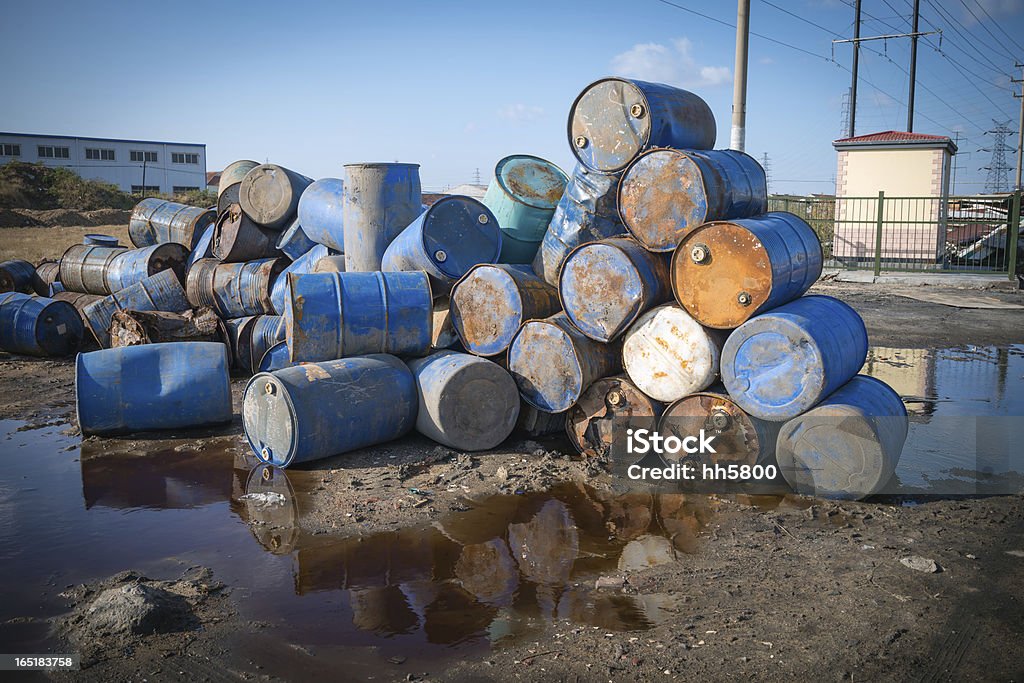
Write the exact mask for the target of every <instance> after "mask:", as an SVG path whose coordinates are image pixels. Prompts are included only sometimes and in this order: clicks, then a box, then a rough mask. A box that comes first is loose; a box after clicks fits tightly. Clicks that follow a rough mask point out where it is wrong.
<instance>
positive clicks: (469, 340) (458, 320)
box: [449, 264, 561, 356]
mask: <svg viewBox="0 0 1024 683" xmlns="http://www.w3.org/2000/svg"><path fill="white" fill-rule="evenodd" d="M523 268H528V266H520V267H516V266H510V265H506V264H481V265H478V266H474V267H473V268H471V269H470V271H469V272H468V273H466V275H465V277H463V278H462V279H461V280H459V281H458V282H457V283H456V284H455V287H454V288H453V289H452V296H451V302H450V304H449V305H450V309H451V321H452V326H453V327H454V328H455V333H456V334H457V335H458V336H459V340H460V341H461V342H462V344H463V346H465V347H466V350H467V351H469V352H470V353H473V354H476V355H478V356H496V355H498V354H500V353H503V352H504V351H505V350H506V349H507V348H508V346H509V344H511V343H512V338H513V337H514V336H515V334H516V332H517V331H518V330H519V326H520V325H522V324H523V322H525V321H527V320H532V319H539V318H548V317H550V316H552V315H554V314H555V313H557V312H558V311H559V310H560V309H561V304H559V302H558V290H556V289H555V288H554V287H552V286H551V285H549V284H548V283H546V282H544V281H543V280H541V279H540V278H539V277H537V276H536V275H534V274H533V273H532V272H528V271H527V270H523Z"/></svg>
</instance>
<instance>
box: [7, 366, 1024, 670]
mask: <svg viewBox="0 0 1024 683" xmlns="http://www.w3.org/2000/svg"><path fill="white" fill-rule="evenodd" d="M865 371H866V372H869V373H870V374H873V375H875V376H877V377H879V378H881V379H884V380H885V381H887V382H889V383H890V384H892V385H893V386H894V387H895V388H896V390H897V391H898V392H899V393H900V394H901V395H903V396H905V397H907V401H908V408H910V410H911V412H912V425H911V432H910V437H909V439H908V443H907V447H906V449H905V452H904V457H903V458H902V460H901V462H900V467H899V469H898V471H897V477H898V481H899V482H900V484H901V485H902V486H903V487H904V489H906V488H910V489H912V490H915V491H918V492H924V493H937V492H938V493H944V492H947V491H946V489H949V488H950V487H953V488H955V487H961V488H963V489H964V490H965V491H967V492H972V491H977V490H978V489H979V486H987V485H989V484H991V483H992V482H993V481H995V482H998V487H1002V488H1006V489H1009V490H1008V491H1004V492H1016V491H1019V490H1020V489H1021V486H1020V481H1021V477H1020V475H1021V471H1022V469H1024V467H1022V466H1021V462H1020V461H1016V462H1014V461H1010V460H1008V459H1007V457H1006V454H1005V453H1003V454H1001V455H998V457H997V456H993V457H992V458H991V459H990V460H985V459H984V458H982V457H980V456H979V457H974V455H973V453H974V451H975V449H976V444H977V442H978V438H979V436H978V435H979V431H980V430H982V429H983V428H985V425H986V424H987V423H985V420H989V421H991V423H992V425H996V427H993V428H996V429H1004V431H1006V430H1007V429H1009V428H1006V427H1005V425H1006V424H1018V425H1019V423H1020V422H1022V421H1021V420H1020V417H1019V416H1020V415H1021V414H1022V411H1024V383H1022V382H1021V379H1022V377H1024V348H1022V347H1011V348H998V349H997V348H970V349H959V350H940V351H920V350H904V349H881V348H876V349H873V350H872V352H871V354H870V357H869V360H868V363H867V365H866V368H865ZM1014 416H1017V417H1014ZM979 425H981V427H979ZM999 425H1003V426H1002V427H1000V426H999ZM23 427H24V425H23V423H20V422H15V421H5V422H0V432H2V433H3V436H2V437H0V439H2V441H0V453H2V459H3V467H0V567H2V568H3V571H4V574H5V577H4V581H3V582H0V644H2V647H0V650H3V651H5V652H26V653H31V652H45V651H50V650H52V646H53V643H52V641H51V640H50V636H49V635H48V633H49V625H48V623H47V621H46V619H48V618H50V617H53V616H56V615H58V614H60V613H61V612H62V611H63V609H64V605H65V602H64V600H63V599H62V598H61V597H60V595H59V593H60V592H61V591H62V590H64V589H65V587H67V586H69V585H71V584H76V583H82V582H87V581H93V580H96V579H100V578H105V577H107V576H110V575H112V574H115V573H116V572H119V571H122V570H124V569H127V568H132V569H137V570H139V571H141V572H143V573H146V574H149V575H150V576H154V577H167V576H174V575H177V574H180V573H181V571H182V570H184V569H185V568H187V567H190V566H193V565H203V566H208V567H210V568H211V569H212V570H213V572H214V575H215V576H216V577H217V578H218V579H219V580H220V581H223V582H224V583H226V584H227V585H228V586H230V587H231V589H232V591H233V593H232V595H233V596H234V598H235V600H234V602H235V603H236V604H237V605H238V608H239V610H240V612H241V614H240V616H241V617H242V618H244V619H248V620H253V621H258V622H265V623H266V625H267V627H268V628H269V629H273V631H272V632H273V633H274V634H275V637H280V638H281V639H283V640H285V641H286V642H291V643H295V644H297V645H301V646H303V647H311V648H315V647H324V648H329V647H331V646H340V645H344V646H359V645H373V646H377V647H378V648H380V649H381V650H382V651H384V652H385V653H386V652H395V653H397V654H400V655H401V656H403V657H405V656H418V657H420V658H421V659H429V658H431V657H435V656H436V657H444V656H446V655H447V654H450V653H451V652H452V648H459V649H460V650H463V651H464V650H466V649H472V648H479V649H481V650H484V649H486V648H488V647H489V646H496V647H501V645H502V643H507V642H515V641H517V640H518V639H523V638H533V639H536V638H537V637H538V636H539V635H540V634H541V633H542V632H543V631H544V630H545V629H547V628H549V627H551V625H552V624H553V623H555V622H556V621H561V620H568V621H569V622H570V623H572V624H575V625H577V626H583V627H596V628H601V629H605V630H608V631H615V630H618V631H630V630H641V629H644V628H647V627H649V626H650V625H652V624H653V623H656V622H657V621H658V620H659V619H661V618H662V616H663V615H664V614H665V613H666V611H671V610H673V609H674V605H673V601H672V599H671V598H670V597H669V596H667V595H663V594H651V595H623V594H621V593H619V592H614V591H603V590H598V589H596V588H595V581H596V580H597V579H598V578H599V577H602V576H610V575H615V574H616V573H617V571H618V570H619V569H620V567H624V568H629V567H632V566H636V565H642V564H644V563H647V562H651V561H658V559H659V558H660V559H665V558H671V557H672V556H674V555H685V553H687V552H691V551H693V550H694V549H696V548H697V547H698V544H699V543H700V534H701V530H702V528H703V527H704V526H705V525H707V524H708V522H709V521H710V520H711V519H713V516H714V506H715V502H714V500H712V499H707V498H702V497H695V496H689V497H683V496H681V495H661V496H657V497H651V496H649V495H646V494H639V493H636V494H626V495H624V496H614V497H613V496H612V495H611V494H602V493H599V492H597V491H594V490H592V489H590V488H588V487H585V486H582V485H578V484H562V485H559V486H556V487H554V488H553V489H551V490H550V491H547V492H545V493H530V494H527V495H522V496H494V497H490V498H485V499H480V500H473V501H464V505H463V508H464V509H463V510H462V511H455V512H449V513H445V514H444V515H443V516H442V517H441V518H439V519H438V520H437V521H436V522H435V523H434V524H432V525H429V526H423V527H412V528H407V529H403V530H400V531H394V532H386V533H378V534H374V535H369V536H362V537H354V538H339V537H336V536H331V535H325V534H321V535H311V534H308V533H306V532H304V531H302V530H301V529H300V524H299V521H300V519H301V515H302V514H303V507H304V500H308V497H309V496H310V495H312V492H313V491H314V489H316V487H317V486H319V485H320V475H319V473H318V472H317V471H316V470H315V469H310V470H290V471H288V472H283V471H279V470H273V469H270V468H266V467H264V466H257V465H256V463H255V462H254V460H253V459H252V458H251V456H250V455H248V454H246V453H245V450H246V449H245V448H243V447H242V446H240V445H239V444H238V443H237V442H236V441H234V440H231V439H227V440H225V439H221V440H219V441H217V442H216V443H219V444H221V445H220V446H218V447H212V446H207V447H205V448H203V449H201V450H191V449H188V448H186V449H184V450H182V449H181V447H179V448H177V449H175V450H164V451H159V450H152V449H150V448H147V447H146V442H145V441H119V442H117V443H115V444H111V442H109V441H106V442H101V445H96V442H87V443H86V444H84V445H82V444H80V442H79V439H78V438H77V437H68V436H65V435H63V433H62V427H44V428H41V429H33V430H24V429H23ZM1016 429H1017V430H1018V431H1019V429H1020V427H1019V426H1018V427H1016ZM1011 432H1012V430H1009V431H1006V434H1004V435H1003V436H1007V435H1009V436H1007V438H1010V437H1011V436H1012V434H1011ZM1013 438H1017V437H1013ZM1017 442H1018V443H1019V441H1017ZM225 444H227V445H226V446H225ZM968 454H970V455H968ZM940 489H941V490H940ZM778 503H779V501H778V499H775V500H769V501H766V502H765V504H766V505H777V504H778ZM784 504H788V503H784Z"/></svg>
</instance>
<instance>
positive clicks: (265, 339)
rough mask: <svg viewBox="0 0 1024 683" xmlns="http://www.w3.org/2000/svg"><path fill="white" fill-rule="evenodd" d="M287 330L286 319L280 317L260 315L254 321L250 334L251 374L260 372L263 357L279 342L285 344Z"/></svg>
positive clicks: (248, 353)
mask: <svg viewBox="0 0 1024 683" xmlns="http://www.w3.org/2000/svg"><path fill="white" fill-rule="evenodd" d="M286 331H287V328H286V327H285V324H284V318H283V317H282V316H279V315H260V316H257V317H256V319H255V320H254V321H253V324H252V327H251V328H250V332H249V348H248V351H247V355H248V357H249V367H248V368H247V369H248V371H249V372H250V373H251V374H256V373H257V372H259V371H260V362H261V361H262V360H263V356H264V355H265V354H266V353H267V351H269V350H270V348H271V347H273V346H274V345H275V344H278V343H279V342H284V341H286V340H285V337H286Z"/></svg>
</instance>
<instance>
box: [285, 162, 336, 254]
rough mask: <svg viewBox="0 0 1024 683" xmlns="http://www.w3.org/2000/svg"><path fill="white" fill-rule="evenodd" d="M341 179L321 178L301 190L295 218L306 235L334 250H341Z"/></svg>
mask: <svg viewBox="0 0 1024 683" xmlns="http://www.w3.org/2000/svg"><path fill="white" fill-rule="evenodd" d="M344 190H345V183H344V181H342V180H341V179H340V178H321V179H320V180H317V181H316V182H313V183H311V184H310V185H309V186H308V187H307V188H306V189H304V190H303V191H302V196H301V197H300V198H299V203H298V208H297V215H296V218H297V220H298V221H299V225H301V226H302V231H303V232H304V233H305V234H306V237H307V238H309V239H310V240H312V241H313V242H316V243H317V244H323V245H324V246H327V247H330V248H331V249H337V250H338V251H344V250H345V236H344V228H343V227H342V226H343V224H342V210H341V202H342V195H343V193H344Z"/></svg>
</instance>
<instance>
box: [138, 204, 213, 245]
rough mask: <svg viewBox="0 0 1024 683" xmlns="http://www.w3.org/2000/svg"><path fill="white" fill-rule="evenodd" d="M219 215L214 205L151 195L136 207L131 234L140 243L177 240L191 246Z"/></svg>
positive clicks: (160, 242) (149, 243)
mask: <svg viewBox="0 0 1024 683" xmlns="http://www.w3.org/2000/svg"><path fill="white" fill-rule="evenodd" d="M216 218H217V214H216V211H214V210H213V209H204V208H200V207H197V206H188V205H187V204H179V203H177V202H168V201H164V200H163V199H157V198H155V197H150V198H148V199H143V200H142V201H140V202H139V203H138V204H136V205H135V208H134V209H132V215H131V218H130V219H129V222H128V237H129V238H130V239H131V241H132V244H134V245H135V246H136V247H151V246H153V245H154V244H162V243H164V242H177V243H178V244H184V245H185V246H186V247H188V248H189V249H191V248H192V247H194V246H195V244H196V242H197V241H199V238H200V237H201V236H202V234H203V231H204V230H206V228H207V226H209V225H211V224H212V223H213V222H214V221H215V220H216Z"/></svg>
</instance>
